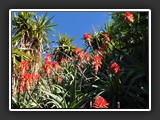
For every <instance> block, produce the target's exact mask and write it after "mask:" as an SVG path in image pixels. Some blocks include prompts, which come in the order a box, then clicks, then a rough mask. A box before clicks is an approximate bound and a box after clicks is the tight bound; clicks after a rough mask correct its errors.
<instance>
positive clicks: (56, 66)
mask: <svg viewBox="0 0 160 120" xmlns="http://www.w3.org/2000/svg"><path fill="white" fill-rule="evenodd" d="M53 67H54V69H55V71H56V72H59V71H60V70H61V68H60V66H59V63H58V62H57V61H54V62H53Z"/></svg>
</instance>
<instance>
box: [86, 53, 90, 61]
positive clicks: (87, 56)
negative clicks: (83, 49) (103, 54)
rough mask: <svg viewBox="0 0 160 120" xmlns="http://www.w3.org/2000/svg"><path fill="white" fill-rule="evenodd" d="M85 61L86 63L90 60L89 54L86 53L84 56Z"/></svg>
mask: <svg viewBox="0 0 160 120" xmlns="http://www.w3.org/2000/svg"><path fill="white" fill-rule="evenodd" d="M85 60H86V61H89V60H90V54H89V53H86V54H85Z"/></svg>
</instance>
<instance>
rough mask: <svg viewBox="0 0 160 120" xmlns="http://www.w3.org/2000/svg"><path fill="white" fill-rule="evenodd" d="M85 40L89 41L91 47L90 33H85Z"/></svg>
mask: <svg viewBox="0 0 160 120" xmlns="http://www.w3.org/2000/svg"><path fill="white" fill-rule="evenodd" d="M83 38H84V40H85V41H87V42H88V44H89V45H90V46H91V35H90V34H89V33H85V34H84V35H83Z"/></svg>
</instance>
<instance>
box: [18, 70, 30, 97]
mask: <svg viewBox="0 0 160 120" xmlns="http://www.w3.org/2000/svg"><path fill="white" fill-rule="evenodd" d="M31 84H32V76H31V75H30V74H29V73H24V74H22V75H21V82H20V87H19V91H20V94H23V92H24V88H26V89H27V92H28V94H30V85H31Z"/></svg>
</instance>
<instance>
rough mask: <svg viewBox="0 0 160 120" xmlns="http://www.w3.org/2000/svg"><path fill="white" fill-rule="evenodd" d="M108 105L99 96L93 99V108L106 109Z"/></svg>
mask: <svg viewBox="0 0 160 120" xmlns="http://www.w3.org/2000/svg"><path fill="white" fill-rule="evenodd" d="M108 105H109V103H108V102H107V101H106V100H105V99H104V98H103V97H101V96H98V97H96V98H95V100H94V102H93V108H108Z"/></svg>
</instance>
